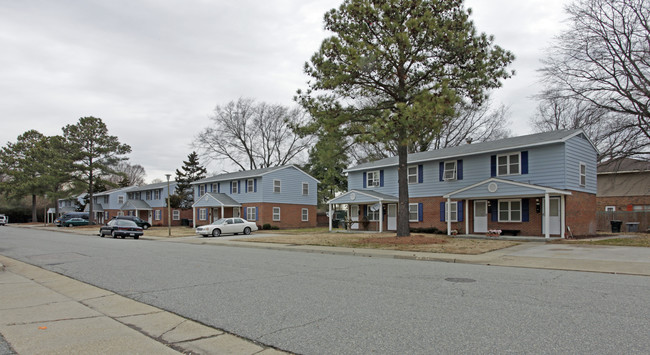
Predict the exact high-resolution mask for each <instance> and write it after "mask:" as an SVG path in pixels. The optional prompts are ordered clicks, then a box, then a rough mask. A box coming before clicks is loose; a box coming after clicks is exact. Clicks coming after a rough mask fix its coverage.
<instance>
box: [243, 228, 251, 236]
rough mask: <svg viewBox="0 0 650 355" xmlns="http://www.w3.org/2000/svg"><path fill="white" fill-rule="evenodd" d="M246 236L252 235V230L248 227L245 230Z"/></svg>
mask: <svg viewBox="0 0 650 355" xmlns="http://www.w3.org/2000/svg"><path fill="white" fill-rule="evenodd" d="M244 234H246V235H249V234H251V229H250V227H246V228H244Z"/></svg>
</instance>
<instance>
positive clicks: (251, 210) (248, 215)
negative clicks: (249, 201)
mask: <svg viewBox="0 0 650 355" xmlns="http://www.w3.org/2000/svg"><path fill="white" fill-rule="evenodd" d="M251 216H255V218H254V219H253V218H251ZM246 220H248V221H257V213H255V207H246Z"/></svg>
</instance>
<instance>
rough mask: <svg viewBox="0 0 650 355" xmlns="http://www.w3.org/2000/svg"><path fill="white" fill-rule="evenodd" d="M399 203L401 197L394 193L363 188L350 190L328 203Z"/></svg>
mask: <svg viewBox="0 0 650 355" xmlns="http://www.w3.org/2000/svg"><path fill="white" fill-rule="evenodd" d="M377 202H381V203H397V202H399V198H398V197H396V196H392V195H387V194H382V193H380V192H375V191H362V190H350V191H348V192H346V193H344V194H342V195H340V196H337V197H335V198H333V199H331V200H329V201H327V204H328V205H337V204H352V205H356V204H368V203H377Z"/></svg>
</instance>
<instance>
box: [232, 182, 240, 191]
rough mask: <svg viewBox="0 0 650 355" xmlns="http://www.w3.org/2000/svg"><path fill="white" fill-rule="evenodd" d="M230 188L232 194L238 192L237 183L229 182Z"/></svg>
mask: <svg viewBox="0 0 650 355" xmlns="http://www.w3.org/2000/svg"><path fill="white" fill-rule="evenodd" d="M230 187H231V189H232V193H233V194H236V193H238V190H239V181H231V182H230Z"/></svg>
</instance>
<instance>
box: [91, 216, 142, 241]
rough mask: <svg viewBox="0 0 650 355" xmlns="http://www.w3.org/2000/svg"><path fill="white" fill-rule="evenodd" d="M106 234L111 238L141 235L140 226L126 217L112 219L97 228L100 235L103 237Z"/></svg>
mask: <svg viewBox="0 0 650 355" xmlns="http://www.w3.org/2000/svg"><path fill="white" fill-rule="evenodd" d="M108 234H110V235H111V236H113V238H117V237H120V238H125V237H133V238H134V239H138V238H140V236H141V235H142V227H138V225H137V224H136V223H135V222H133V221H129V220H128V219H114V220H112V221H110V222H108V223H106V225H103V226H101V227H100V228H99V236H100V237H102V238H103V237H104V236H105V235H108Z"/></svg>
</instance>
